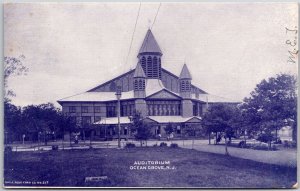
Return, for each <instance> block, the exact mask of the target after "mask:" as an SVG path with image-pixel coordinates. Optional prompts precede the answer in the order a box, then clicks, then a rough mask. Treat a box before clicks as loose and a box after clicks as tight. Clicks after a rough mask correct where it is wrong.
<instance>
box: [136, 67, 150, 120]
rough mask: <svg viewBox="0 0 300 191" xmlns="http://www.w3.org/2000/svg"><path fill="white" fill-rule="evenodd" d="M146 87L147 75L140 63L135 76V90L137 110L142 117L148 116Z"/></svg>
mask: <svg viewBox="0 0 300 191" xmlns="http://www.w3.org/2000/svg"><path fill="white" fill-rule="evenodd" d="M145 86H146V75H145V73H144V70H143V68H142V66H141V64H140V63H138V64H137V65H136V68H135V71H134V75H133V88H134V89H133V90H134V98H135V108H136V110H137V111H139V112H141V114H142V116H146V114H147V104H146V101H145V96H146V94H145Z"/></svg>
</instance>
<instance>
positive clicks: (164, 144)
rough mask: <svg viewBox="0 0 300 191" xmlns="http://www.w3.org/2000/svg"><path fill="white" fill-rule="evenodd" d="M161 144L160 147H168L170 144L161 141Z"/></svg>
mask: <svg viewBox="0 0 300 191" xmlns="http://www.w3.org/2000/svg"><path fill="white" fill-rule="evenodd" d="M159 146H160V147H167V146H168V144H167V143H165V142H161V143H160V145H159Z"/></svg>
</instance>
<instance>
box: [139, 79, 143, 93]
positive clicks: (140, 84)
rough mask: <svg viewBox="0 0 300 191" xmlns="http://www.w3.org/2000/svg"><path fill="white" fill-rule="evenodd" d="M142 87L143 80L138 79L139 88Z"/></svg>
mask: <svg viewBox="0 0 300 191" xmlns="http://www.w3.org/2000/svg"><path fill="white" fill-rule="evenodd" d="M142 89H143V81H142V80H141V79H140V80H139V90H142Z"/></svg>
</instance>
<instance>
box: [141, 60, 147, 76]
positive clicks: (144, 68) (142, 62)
mask: <svg viewBox="0 0 300 191" xmlns="http://www.w3.org/2000/svg"><path fill="white" fill-rule="evenodd" d="M141 65H142V68H143V70H144V72H145V73H146V58H145V56H143V57H142V60H141Z"/></svg>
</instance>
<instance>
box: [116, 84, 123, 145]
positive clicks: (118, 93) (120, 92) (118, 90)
mask: <svg viewBox="0 0 300 191" xmlns="http://www.w3.org/2000/svg"><path fill="white" fill-rule="evenodd" d="M121 95H122V91H121V86H118V87H117V91H116V97H117V100H118V106H117V110H118V111H117V114H118V147H119V148H121V138H120V130H121V128H120V105H121V104H120V98H121Z"/></svg>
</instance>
